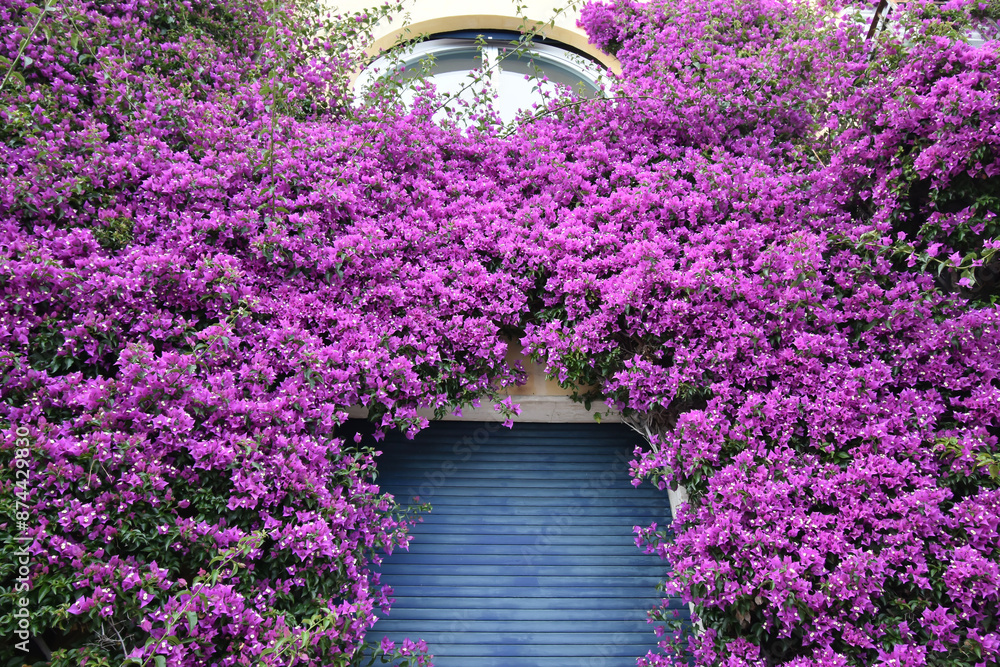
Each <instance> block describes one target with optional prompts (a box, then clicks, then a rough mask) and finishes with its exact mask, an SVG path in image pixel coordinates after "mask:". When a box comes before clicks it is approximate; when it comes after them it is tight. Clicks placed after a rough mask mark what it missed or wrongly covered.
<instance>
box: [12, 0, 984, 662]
mask: <svg viewBox="0 0 1000 667" xmlns="http://www.w3.org/2000/svg"><path fill="white" fill-rule="evenodd" d="M392 9H393V8H391V7H384V8H382V9H380V10H377V11H376V10H373V11H372V12H371V13H370V14H364V15H359V16H355V17H333V18H327V17H324V16H323V15H322V14H321V13H318V12H316V13H313V9H312V6H311V5H309V4H306V3H301V4H298V5H296V4H293V3H283V4H277V5H275V6H273V7H272V6H270V5H260V4H258V3H255V2H250V1H249V0H228V1H216V0H201V1H192V2H183V3H173V2H156V1H155V0H132V1H131V2H121V3H99V2H90V1H84V0H73V1H69V2H59V3H56V2H53V1H51V0H50V2H48V3H47V4H44V5H43V4H38V3H37V2H33V1H29V0H2V1H0V67H2V68H3V71H4V72H7V76H6V77H5V78H4V85H3V89H2V90H0V120H2V121H3V125H2V126H0V135H2V138H3V148H2V150H3V161H2V164H3V166H2V167H0V170H2V171H0V182H2V183H3V187H2V189H0V261H2V265H0V294H2V297H3V300H2V302H0V321H2V326H0V360H2V362H0V374H2V375H0V392H2V402H0V420H2V421H3V424H4V426H5V429H4V438H3V441H2V442H3V445H2V448H0V463H2V464H3V465H4V469H5V471H9V473H10V474H7V473H6V472H5V476H4V478H3V485H4V495H3V499H2V500H0V503H2V505H3V510H4V512H5V514H7V515H8V516H9V517H11V518H9V519H4V520H6V521H7V522H6V524H4V530H5V534H4V542H3V545H2V549H3V561H2V563H0V578H2V580H3V582H4V586H3V590H2V592H0V597H3V599H4V611H3V615H0V632H2V633H3V634H4V636H5V637H15V636H16V630H17V629H18V627H19V625H18V623H19V619H18V618H17V617H15V615H14V613H13V610H16V609H17V608H19V607H18V598H19V596H21V595H27V596H28V598H30V608H31V610H32V613H31V617H30V633H31V634H32V635H35V636H41V637H44V638H45V640H46V642H48V644H49V645H50V647H51V648H52V651H53V652H52V658H51V661H50V662H51V664H54V665H74V666H75V665H81V664H92V665H100V664H112V663H113V664H120V662H121V660H122V659H123V658H125V657H126V656H127V657H130V658H133V659H134V661H135V662H137V663H139V664H149V665H153V664H170V665H191V666H193V665H209V664H218V665H231V664H232V665H236V664H275V665H277V664H281V665H289V664H314V665H348V664H351V663H352V662H355V661H356V659H357V658H356V654H357V653H358V652H359V650H360V646H361V643H362V642H363V641H364V638H365V633H366V631H367V629H368V628H369V627H370V626H371V624H372V623H373V621H374V615H375V613H377V612H378V610H379V608H380V607H384V606H386V604H387V595H388V592H387V591H384V590H383V589H382V588H381V587H380V586H379V584H378V577H377V573H376V571H377V567H375V566H376V565H377V564H378V562H379V560H380V557H381V556H380V554H381V553H382V551H383V550H390V549H392V548H394V547H399V546H402V545H405V544H406V542H407V539H408V538H407V536H406V534H405V528H406V521H407V518H406V517H405V516H404V515H402V514H401V513H400V512H399V510H398V508H397V507H396V505H395V503H394V501H393V499H392V498H390V497H387V496H385V495H383V494H381V493H380V492H379V489H378V487H377V484H376V481H377V480H376V479H375V474H376V470H375V461H376V459H375V455H376V452H375V449H374V445H372V444H370V443H365V442H354V441H353V440H350V439H348V440H346V441H345V439H344V438H342V437H338V433H337V426H338V425H339V424H341V423H342V422H343V421H344V419H345V418H346V408H347V407H349V406H351V405H357V404H361V405H365V406H367V407H368V408H369V409H370V411H371V414H372V415H373V419H375V420H376V422H377V425H378V426H379V427H380V428H383V429H384V428H401V429H404V430H406V431H407V432H409V433H413V432H415V431H417V430H419V429H420V428H422V427H423V426H425V425H426V421H425V420H423V419H421V418H419V417H418V416H417V413H416V409H417V408H418V407H430V408H433V409H435V410H437V411H439V413H443V412H445V411H448V410H452V409H455V408H458V407H460V406H461V405H464V404H468V403H472V402H474V401H477V400H479V399H487V398H491V397H495V396H496V392H497V391H498V390H499V389H501V388H502V387H503V386H504V385H507V384H510V383H513V382H516V381H517V380H518V374H517V372H516V370H515V369H510V368H508V367H507V366H506V364H505V362H504V353H505V350H506V340H507V339H508V338H509V337H520V338H521V339H522V340H523V342H524V343H525V345H526V346H527V347H528V349H530V350H531V351H532V352H533V353H534V354H535V355H536V357H537V358H539V359H540V360H541V361H543V362H544V363H545V364H546V365H547V367H548V370H549V372H551V373H552V375H553V376H555V377H558V378H559V379H560V380H562V381H564V382H566V383H567V384H569V385H572V386H577V387H587V386H593V387H596V389H591V390H588V391H584V390H582V389H581V392H583V393H582V394H581V396H580V398H581V399H582V400H585V401H589V400H592V399H595V398H598V397H600V398H606V399H607V400H609V401H611V402H612V403H614V404H615V405H616V406H617V407H619V408H620V409H622V410H623V411H624V414H625V415H626V418H627V419H629V420H630V421H631V422H632V423H633V425H635V426H636V427H637V428H640V429H642V430H644V432H646V433H647V434H648V435H649V440H650V447H649V448H648V449H646V450H641V451H637V452H636V461H635V463H634V472H635V475H636V483H637V484H638V483H641V480H643V479H644V478H648V479H650V480H651V481H652V482H653V483H656V484H659V485H661V486H666V485H684V486H685V488H686V489H687V491H688V493H689V497H690V503H689V504H688V506H687V507H686V508H685V509H684V511H683V512H682V513H681V514H680V516H679V517H678V518H677V521H676V522H675V524H674V525H673V526H672V527H670V526H655V525H654V526H651V527H649V528H647V529H644V530H643V531H642V534H641V536H640V540H639V542H640V544H641V545H644V546H645V548H647V549H649V550H651V551H656V552H659V553H661V554H663V555H664V556H665V557H666V558H667V559H668V560H669V561H670V562H671V565H672V566H673V570H672V572H671V573H670V575H669V578H668V579H667V582H666V590H667V592H668V593H671V594H677V595H680V596H682V597H683V598H684V599H685V600H688V601H690V602H692V603H693V604H694V606H695V609H696V612H697V615H698V617H699V619H700V625H701V627H702V628H703V631H701V632H698V633H695V634H688V629H685V628H684V627H677V628H671V627H669V626H670V623H669V619H667V618H662V616H664V614H662V613H661V612H658V611H655V610H654V612H653V616H654V618H655V619H657V620H661V621H664V623H662V624H661V625H666V626H668V629H667V631H666V632H665V634H664V635H663V639H662V642H661V648H662V649H663V651H662V655H652V654H651V655H649V656H647V657H645V658H643V659H642V661H641V662H642V664H648V665H661V664H670V663H671V661H673V660H674V659H675V657H676V656H680V660H681V661H683V660H686V659H687V658H688V657H689V656H693V658H694V660H695V661H696V662H697V663H698V664H702V665H715V664H725V665H796V666H805V665H859V666H860V665H870V664H887V665H970V666H971V665H990V664H996V663H997V662H998V655H1000V631H998V628H997V618H998V616H1000V594H998V591H1000V536H998V535H1000V530H998V516H1000V484H998V482H997V477H1000V474H998V472H997V467H998V466H1000V457H998V436H1000V377H998V369H1000V309H998V307H997V305H996V304H995V301H996V299H997V294H998V280H997V274H998V273H1000V270H998V253H997V250H998V248H1000V240H998V225H1000V223H998V221H997V209H998V208H1000V201H998V200H1000V162H998V151H1000V80H998V78H997V76H996V64H997V59H998V49H997V44H998V43H997V42H996V41H993V42H987V44H986V45H985V46H984V47H982V48H979V49H972V48H970V47H969V46H968V45H966V44H965V43H964V41H963V34H964V31H965V30H966V29H967V28H968V27H978V28H979V29H980V30H981V32H983V34H984V35H986V36H987V37H989V36H995V32H993V33H991V32H990V26H991V25H994V24H992V23H990V22H989V21H991V20H992V18H990V17H991V16H992V15H993V14H995V13H996V8H995V7H993V6H992V5H986V4H982V5H981V6H980V5H977V4H971V5H970V4H965V3H963V2H957V1H956V2H952V3H949V4H947V5H943V6H939V5H937V4H933V3H931V4H921V3H914V4H911V5H910V7H909V8H908V9H907V10H906V11H901V12H897V14H896V18H895V22H894V27H893V28H892V29H890V30H887V31H885V32H883V33H880V34H879V35H878V37H877V38H876V39H875V40H873V41H870V42H866V41H865V40H864V34H865V32H866V28H867V26H865V25H862V24H861V22H859V21H854V20H852V19H851V18H850V16H851V15H850V14H849V13H848V14H846V15H843V16H842V13H841V11H840V10H841V9H842V7H840V6H835V5H824V6H818V5H812V4H807V3H797V2H789V1H787V0H714V1H708V2H692V1H690V0H682V1H680V2H666V1H663V2H660V1H656V2H651V3H648V4H639V3H633V2H629V1H627V0H626V1H622V2H618V3H617V4H613V5H603V4H592V5H590V6H588V7H587V8H586V9H585V11H584V14H583V25H584V27H586V28H587V30H588V32H589V33H590V35H591V36H592V40H593V41H594V43H595V44H597V45H598V46H600V47H601V48H603V49H605V50H608V51H609V52H614V53H615V54H616V55H617V57H618V58H619V59H620V61H621V62H622V65H623V75H622V76H621V77H620V79H619V80H617V81H616V82H615V83H614V84H613V85H612V86H611V87H610V88H609V90H608V91H607V93H606V96H603V97H599V98H597V99H593V100H590V101H581V102H579V103H565V101H559V100H556V101H553V103H552V106H551V108H550V109H549V110H548V111H547V112H545V113H537V114H535V115H534V116H525V117H523V118H522V119H520V120H519V121H518V122H516V123H515V125H514V126H513V127H510V128H505V127H501V126H500V125H499V124H498V123H497V122H495V121H494V120H493V119H492V116H491V114H489V113H488V112H483V113H481V114H479V115H478V116H477V122H476V123H475V124H474V125H471V126H467V127H465V128H464V129H463V128H462V127H461V126H459V125H456V124H454V123H451V122H445V123H437V122H434V121H433V120H432V117H433V116H434V113H435V111H436V110H437V109H438V108H439V104H440V102H439V101H436V100H435V99H434V98H433V95H432V91H426V92H425V93H421V94H420V95H418V97H417V101H416V102H415V103H414V104H413V106H412V107H410V108H409V109H406V108H403V107H402V106H399V105H395V106H393V105H391V104H388V103H386V101H385V99H384V98H383V99H380V101H379V103H378V104H370V105H365V104H363V103H362V104H360V105H358V106H353V105H352V104H351V90H350V87H349V77H348V74H349V72H350V71H351V70H352V69H353V68H355V67H356V66H358V65H359V64H360V63H361V62H362V60H361V58H362V55H361V52H360V51H359V49H358V48H357V47H358V45H359V44H363V43H364V42H365V40H366V39H367V36H368V34H369V30H370V26H371V25H372V24H373V23H374V22H375V21H377V20H378V19H379V17H380V16H382V15H383V14H384V13H385V12H388V11H390V10H392ZM392 89H393V86H392V85H388V86H387V91H389V92H391V90H392ZM501 407H503V408H504V409H512V407H511V406H510V405H509V403H508V405H507V406H501ZM17 471H27V474H21V475H15V474H14V473H15V472H17ZM19 512H20V514H19ZM22 523H23V524H24V527H23V530H22V528H21V525H20V524H22ZM668 531H670V532H668ZM22 538H23V540H24V541H22ZM22 546H25V547H26V550H27V551H28V552H29V553H30V557H26V560H28V561H29V562H30V566H29V569H30V581H31V588H30V591H28V592H27V593H26V594H25V593H18V592H16V588H15V584H16V582H17V578H18V576H19V569H18V568H19V563H20V562H21V561H20V559H21V556H20V555H19V554H20V553H21V549H22ZM8 609H10V610H12V612H11V613H8V612H7V610H8ZM415 639H416V638H415ZM422 648H423V647H422V646H421V645H419V644H417V645H411V644H409V643H407V644H406V645H405V646H400V647H389V646H385V647H384V650H385V651H386V652H388V653H390V654H394V655H396V656H397V657H405V656H407V655H408V654H413V653H417V654H419V653H420V652H421V650H422ZM34 650H36V653H35V654H34V655H35V657H37V658H39V659H41V656H40V655H38V654H37V650H38V649H34ZM380 650H383V649H380ZM22 657H23V653H16V652H15V649H14V648H13V647H12V648H7V647H6V646H5V647H4V648H2V649H0V658H2V659H4V660H9V661H10V663H11V664H20V663H19V661H20V660H21V658H22ZM416 659H417V660H419V661H421V662H423V661H424V658H423V657H422V656H418V657H417V658H416Z"/></svg>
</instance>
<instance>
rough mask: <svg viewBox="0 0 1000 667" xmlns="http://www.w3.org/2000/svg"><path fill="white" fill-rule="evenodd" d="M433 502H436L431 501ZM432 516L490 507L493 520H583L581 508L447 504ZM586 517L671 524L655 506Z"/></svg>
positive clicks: (599, 508) (604, 510) (602, 509)
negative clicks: (578, 518) (531, 518)
mask: <svg viewBox="0 0 1000 667" xmlns="http://www.w3.org/2000/svg"><path fill="white" fill-rule="evenodd" d="M431 500H433V498H431ZM432 507H433V509H432V510H431V512H432V513H435V514H438V515H441V514H465V515H472V516H482V515H483V514H485V513H489V512H490V510H489V509H485V508H488V507H493V508H494V509H493V510H492V511H493V512H494V514H493V516H504V517H508V516H543V517H550V518H552V519H553V520H554V519H557V518H559V517H562V516H568V517H572V516H584V514H582V513H581V512H580V508H581V506H580V505H551V506H545V507H530V506H527V507H516V506H515V507H506V508H505V507H504V506H502V505H492V506H489V505H487V506H482V507H471V506H469V505H454V504H448V503H447V502H444V503H435V504H433V505H432ZM585 515H586V516H611V517H617V518H620V519H621V520H622V522H623V523H628V522H629V521H630V520H637V521H638V522H639V523H640V524H641V523H643V521H645V519H646V518H648V519H649V520H651V521H658V522H660V523H664V522H669V521H670V512H669V508H663V507H656V506H654V505H649V506H645V507H629V508H628V511H627V512H626V511H623V510H622V508H620V507H617V506H616V507H610V506H607V505H595V506H593V507H588V508H587V511H586V514H585Z"/></svg>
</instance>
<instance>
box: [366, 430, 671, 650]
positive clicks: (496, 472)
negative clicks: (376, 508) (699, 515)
mask: <svg viewBox="0 0 1000 667" xmlns="http://www.w3.org/2000/svg"><path fill="white" fill-rule="evenodd" d="M638 443H639V439H638V437H637V436H635V435H634V434H633V433H632V432H631V431H630V430H629V429H627V428H626V427H624V426H621V425H619V424H605V425H597V424H589V425H588V424H515V425H514V427H513V429H506V428H503V427H501V426H500V425H498V424H492V423H470V422H435V423H433V424H432V425H431V426H430V427H429V428H428V429H426V430H425V431H423V432H421V433H420V434H419V435H418V436H417V437H416V439H414V440H413V441H407V440H406V439H404V438H403V437H401V436H398V435H393V436H390V437H389V438H387V440H386V442H384V443H382V444H381V445H379V449H381V450H382V451H383V454H382V456H381V457H379V460H378V468H379V471H380V478H379V482H380V484H381V485H382V487H383V489H385V490H386V491H388V492H390V493H393V494H394V495H395V496H396V497H397V499H398V500H399V501H400V502H401V503H403V504H406V503H408V502H410V501H411V500H412V497H413V496H419V497H420V500H421V502H429V503H431V505H432V506H433V510H432V512H431V513H429V514H426V515H424V522H423V523H421V524H418V525H417V526H415V527H414V528H413V529H412V531H411V533H412V535H413V542H412V544H411V546H410V550H409V552H396V553H394V554H393V555H392V556H390V557H387V558H386V560H385V563H384V564H383V567H382V572H383V581H384V582H385V583H388V584H390V585H391V586H392V587H393V589H394V593H393V597H395V598H396V603H395V605H393V608H392V611H391V613H390V614H389V616H388V617H387V618H384V619H382V620H380V621H379V622H378V623H376V625H375V627H374V628H373V629H372V631H371V633H370V634H369V638H371V639H373V640H376V641H378V639H380V638H381V637H382V636H383V635H387V636H388V637H389V638H390V639H393V640H395V641H397V642H400V641H402V638H403V637H410V638H411V639H420V638H422V639H424V640H426V641H427V643H428V645H429V647H430V651H431V653H433V654H434V655H435V659H434V663H435V665H438V666H439V667H521V666H525V667H527V666H530V667H571V666H576V665H584V666H589V665H593V666H595V667H597V666H601V667H618V666H623V667H624V666H626V665H635V659H636V658H637V657H639V656H642V655H645V653H646V651H648V650H651V649H652V650H655V648H656V637H655V635H654V634H653V626H652V625H650V624H647V622H646V611H647V610H648V609H650V608H652V607H654V606H656V605H657V604H658V603H659V602H660V599H661V598H660V596H659V595H658V593H657V591H656V588H655V587H656V584H657V583H658V582H659V581H660V580H661V579H662V578H663V575H664V573H665V569H666V564H665V563H664V562H663V561H661V560H660V559H659V558H658V557H656V556H647V555H644V554H643V553H642V552H641V551H640V550H639V549H637V548H636V546H635V543H634V537H635V536H634V534H633V531H632V527H633V526H634V525H641V526H646V525H648V524H649V523H650V522H652V521H656V522H657V523H658V524H660V525H661V526H665V525H669V523H670V506H669V503H668V501H667V495H666V493H665V492H660V491H657V490H656V489H653V488H652V487H651V486H650V485H649V484H648V483H647V484H643V485H642V487H640V488H638V489H636V488H634V487H633V486H632V485H631V483H630V482H631V478H630V477H629V475H628V461H629V460H630V459H631V458H632V450H633V449H634V447H635V446H636V444H638ZM674 606H675V607H676V608H677V609H678V610H679V611H681V612H682V613H683V614H684V616H687V610H686V608H685V607H684V606H683V605H682V604H681V603H680V601H679V600H675V601H674Z"/></svg>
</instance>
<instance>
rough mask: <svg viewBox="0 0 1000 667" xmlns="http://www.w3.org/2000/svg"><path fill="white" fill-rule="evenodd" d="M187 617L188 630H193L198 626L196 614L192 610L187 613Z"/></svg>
mask: <svg viewBox="0 0 1000 667" xmlns="http://www.w3.org/2000/svg"><path fill="white" fill-rule="evenodd" d="M187 619H188V630H189V631H190V632H194V629H195V628H196V627H198V614H196V613H195V612H193V611H189V612H188V613H187Z"/></svg>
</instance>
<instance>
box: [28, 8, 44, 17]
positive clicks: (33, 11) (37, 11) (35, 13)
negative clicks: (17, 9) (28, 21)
mask: <svg viewBox="0 0 1000 667" xmlns="http://www.w3.org/2000/svg"><path fill="white" fill-rule="evenodd" d="M27 12H28V13H29V14H31V15H32V16H38V15H39V14H41V13H42V10H41V9H40V8H38V7H28V9H27Z"/></svg>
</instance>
